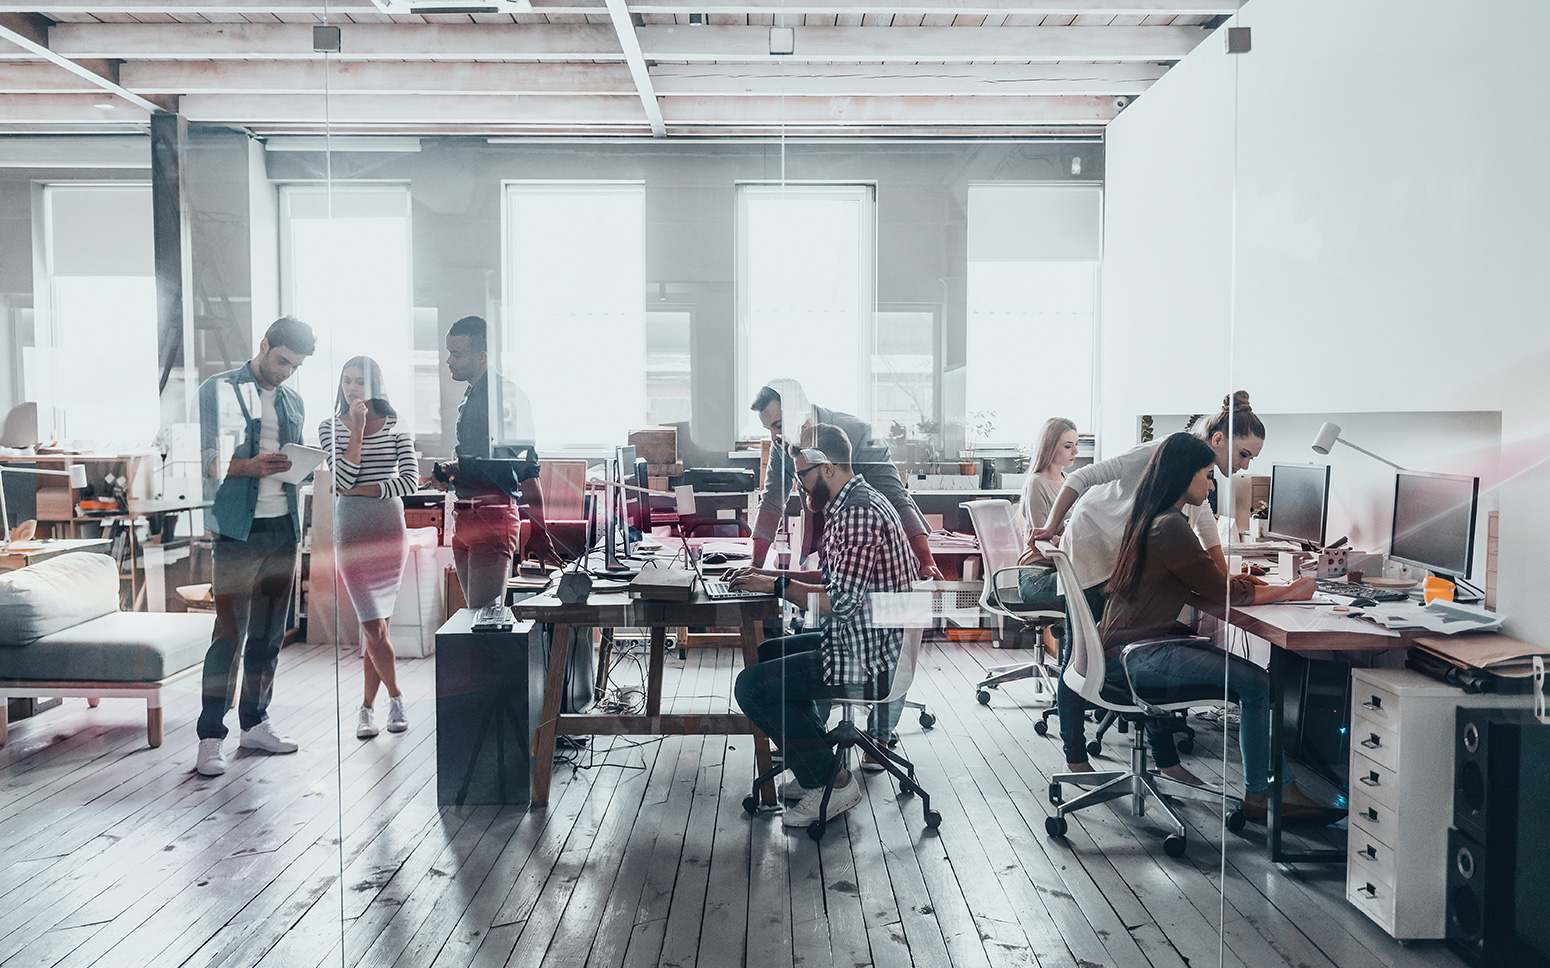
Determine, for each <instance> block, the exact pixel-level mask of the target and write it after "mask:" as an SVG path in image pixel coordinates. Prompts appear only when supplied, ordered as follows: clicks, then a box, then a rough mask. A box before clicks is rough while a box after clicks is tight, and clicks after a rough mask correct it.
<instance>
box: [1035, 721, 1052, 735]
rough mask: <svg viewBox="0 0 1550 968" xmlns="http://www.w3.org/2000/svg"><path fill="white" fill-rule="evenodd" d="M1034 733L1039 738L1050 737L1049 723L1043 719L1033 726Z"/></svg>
mask: <svg viewBox="0 0 1550 968" xmlns="http://www.w3.org/2000/svg"><path fill="white" fill-rule="evenodd" d="M1033 731H1034V733H1035V734H1036V735H1038V736H1048V735H1049V723H1046V722H1045V721H1044V720H1042V719H1041V720H1039V721H1038V722H1036V723H1034V724H1033Z"/></svg>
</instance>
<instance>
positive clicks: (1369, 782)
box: [1358, 770, 1382, 787]
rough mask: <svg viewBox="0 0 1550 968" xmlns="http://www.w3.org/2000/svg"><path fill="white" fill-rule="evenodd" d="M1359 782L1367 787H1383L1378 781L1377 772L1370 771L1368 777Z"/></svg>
mask: <svg viewBox="0 0 1550 968" xmlns="http://www.w3.org/2000/svg"><path fill="white" fill-rule="evenodd" d="M1358 782H1360V783H1362V784H1364V785H1366V786H1370V787H1375V786H1381V785H1382V784H1381V783H1379V781H1378V771H1377V770H1369V771H1368V773H1367V775H1366V776H1364V777H1361V778H1360V780H1359V781H1358Z"/></svg>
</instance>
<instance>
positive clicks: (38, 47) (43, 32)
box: [0, 13, 165, 113]
mask: <svg viewBox="0 0 1550 968" xmlns="http://www.w3.org/2000/svg"><path fill="white" fill-rule="evenodd" d="M3 41H10V42H11V43H12V44H15V45H16V46H17V47H20V48H21V49H22V50H24V51H26V52H27V53H28V54H31V55H33V56H34V57H38V58H40V59H42V60H46V61H48V62H49V63H50V64H53V65H54V66H56V67H62V68H64V69H65V70H67V71H69V72H70V73H71V74H74V75H75V76H76V77H79V78H81V79H82V80H84V81H86V82H87V83H89V84H91V85H92V86H94V87H97V88H100V89H101V90H103V91H107V92H108V93H109V94H113V95H116V96H118V97H121V98H123V99H124V100H125V101H128V102H129V103H130V104H132V105H134V106H135V107H137V108H140V109H141V110H144V111H147V112H152V113H154V112H157V111H162V110H165V109H164V108H163V107H162V106H161V105H160V104H156V103H154V102H152V101H149V100H147V99H145V98H143V97H141V96H140V95H138V94H135V93H134V92H132V91H126V90H124V89H123V88H122V87H119V85H118V76H117V65H115V64H112V63H99V64H94V63H89V61H90V60H92V58H82V59H80V60H79V61H77V60H76V59H73V58H71V57H70V56H69V55H67V54H62V53H59V52H58V51H55V50H54V49H52V48H51V47H50V45H49V35H48V21H46V20H44V19H43V18H42V17H39V16H37V15H35V14H21V13H0V42H3Z"/></svg>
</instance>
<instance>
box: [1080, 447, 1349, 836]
mask: <svg viewBox="0 0 1550 968" xmlns="http://www.w3.org/2000/svg"><path fill="white" fill-rule="evenodd" d="M1215 469H1216V453H1215V451H1214V450H1213V449H1212V448H1211V445H1210V444H1209V443H1207V442H1206V441H1204V440H1202V439H1201V438H1199V437H1196V436H1194V435H1193V434H1187V433H1178V434H1174V435H1173V436H1171V437H1169V438H1167V439H1166V440H1164V441H1163V442H1162V445H1161V446H1159V447H1158V448H1157V450H1156V452H1155V453H1154V454H1153V455H1152V459H1151V461H1150V462H1148V464H1147V466H1146V472H1145V473H1144V474H1143V475H1142V477H1141V483H1140V485H1139V486H1138V487H1137V489H1136V496H1135V503H1134V504H1133V505H1132V506H1131V510H1130V517H1129V519H1128V521H1127V522H1126V524H1125V532H1124V536H1123V537H1122V539H1121V541H1120V547H1119V560H1118V561H1117V562H1116V563H1115V568H1114V575H1113V577H1111V578H1110V579H1109V583H1108V589H1107V591H1108V596H1109V601H1108V607H1107V608H1106V609H1105V612H1104V616H1103V623H1102V624H1101V625H1100V627H1099V634H1100V635H1101V636H1102V637H1103V651H1104V655H1105V657H1106V658H1107V660H1108V669H1107V679H1108V686H1109V687H1110V688H1114V689H1118V690H1119V691H1121V692H1124V693H1126V694H1128V693H1129V691H1130V685H1129V684H1130V683H1133V684H1134V686H1135V688H1136V690H1137V691H1138V692H1140V693H1141V694H1142V695H1143V696H1146V694H1148V693H1152V694H1153V695H1154V696H1156V697H1159V698H1160V697H1161V696H1162V694H1163V693H1165V691H1166V690H1167V689H1169V688H1170V687H1180V686H1196V685H1203V686H1212V685H1219V684H1220V683H1221V682H1222V681H1223V668H1222V666H1223V663H1226V681H1227V692H1228V698H1229V699H1231V700H1232V701H1233V702H1235V703H1237V704H1238V708H1239V710H1240V711H1241V713H1242V716H1241V721H1240V726H1239V730H1238V742H1239V753H1240V754H1241V756H1242V758H1243V785H1244V789H1245V791H1246V796H1245V797H1244V801H1243V812H1244V815H1245V816H1246V817H1247V818H1248V819H1249V820H1253V821H1255V822H1262V821H1263V820H1264V817H1265V790H1266V788H1267V786H1268V783H1269V767H1270V755H1269V752H1270V677H1269V676H1268V675H1267V674H1266V673H1265V670H1264V669H1261V668H1260V667H1259V666H1257V665H1255V664H1254V663H1252V662H1250V661H1248V660H1247V659H1243V658H1240V657H1238V656H1235V655H1228V654H1226V653H1224V652H1219V651H1216V650H1215V649H1210V648H1201V647H1198V646H1197V645H1191V644H1186V643H1185V642H1182V641H1181V642H1176V643H1175V642H1163V643H1158V644H1155V645H1149V646H1145V647H1143V648H1140V649H1137V650H1136V651H1135V652H1133V653H1131V655H1130V658H1129V663H1128V664H1129V670H1130V674H1129V677H1128V678H1127V676H1126V671H1125V665H1123V664H1122V663H1121V660H1120V652H1121V650H1123V649H1124V647H1125V646H1127V645H1129V644H1130V643H1132V642H1139V641H1141V640H1143V639H1155V638H1160V637H1164V636H1169V635H1173V634H1176V633H1179V632H1183V633H1184V634H1186V635H1187V634H1189V632H1188V630H1187V629H1181V627H1180V626H1179V625H1178V617H1179V613H1180V612H1181V611H1182V610H1183V608H1184V606H1186V605H1192V606H1195V607H1197V608H1200V609H1203V610H1206V611H1210V612H1214V613H1217V614H1220V613H1221V612H1222V611H1223V610H1224V609H1225V608H1227V607H1228V606H1229V605H1232V606H1243V605H1263V604H1265V603H1267V602H1283V601H1293V600H1299V599H1303V600H1305V599H1309V598H1312V597H1313V593H1314V591H1315V590H1316V587H1317V586H1316V585H1315V584H1314V581H1313V579H1311V578H1298V579H1296V580H1294V581H1293V582H1291V583H1290V584H1287V585H1266V584H1263V583H1258V582H1256V581H1254V580H1253V579H1251V578H1250V577H1249V576H1247V575H1234V576H1232V577H1231V579H1229V578H1228V576H1227V574H1226V573H1225V572H1224V571H1223V570H1222V569H1221V568H1220V567H1218V566H1217V564H1216V562H1215V561H1213V560H1212V559H1211V556H1210V555H1209V554H1208V553H1207V552H1206V550H1205V549H1204V548H1203V547H1201V544H1200V540H1199V538H1198V537H1197V536H1196V534H1195V532H1194V531H1193V529H1192V528H1191V527H1190V523H1189V520H1188V519H1187V518H1186V517H1185V514H1184V508H1185V507H1187V506H1190V505H1195V506H1198V505H1201V504H1204V503H1205V502H1206V501H1207V499H1208V498H1209V496H1210V494H1211V491H1212V489H1213V488H1214V487H1215V486H1216V481H1215V477H1214V471H1215ZM1149 735H1150V738H1151V740H1152V750H1153V753H1154V755H1155V758H1156V761H1157V764H1158V766H1159V767H1160V768H1165V767H1168V766H1173V765H1176V764H1177V763H1178V753H1177V752H1176V751H1175V750H1174V747H1173V736H1172V733H1171V732H1168V731H1163V730H1159V731H1156V732H1151V731H1149ZM1281 776H1282V778H1283V787H1282V802H1283V804H1284V805H1285V812H1284V814H1283V816H1285V817H1287V818H1288V819H1298V820H1308V819H1318V820H1322V821H1323V822H1325V823H1330V822H1333V821H1334V820H1336V819H1338V818H1339V816H1340V815H1341V814H1340V812H1339V811H1335V810H1332V809H1330V808H1328V807H1326V806H1322V805H1320V804H1317V803H1315V802H1314V801H1312V800H1309V799H1308V798H1307V797H1306V796H1305V795H1303V794H1302V793H1301V792H1300V791H1298V790H1297V789H1296V787H1294V786H1293V785H1292V775H1291V771H1290V770H1289V769H1287V767H1286V764H1285V763H1284V762H1283V763H1282V765H1281Z"/></svg>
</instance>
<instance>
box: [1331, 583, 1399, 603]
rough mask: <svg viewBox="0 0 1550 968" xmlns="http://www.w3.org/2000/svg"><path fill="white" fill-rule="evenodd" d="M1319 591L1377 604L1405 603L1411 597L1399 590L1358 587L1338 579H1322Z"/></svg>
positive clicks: (1366, 586) (1369, 586) (1368, 586)
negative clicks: (1367, 599) (1363, 599)
mask: <svg viewBox="0 0 1550 968" xmlns="http://www.w3.org/2000/svg"><path fill="white" fill-rule="evenodd" d="M1318 585H1319V591H1321V592H1323V593H1324V594H1326V595H1342V596H1344V597H1346V598H1370V599H1372V600H1373V601H1375V602H1403V601H1405V600H1406V599H1408V598H1409V597H1410V596H1409V595H1408V594H1406V593H1405V592H1403V591H1401V590H1399V589H1397V588H1374V587H1373V586H1371V585H1357V584H1353V583H1351V582H1348V581H1341V580H1340V579H1338V578H1320V579H1319V580H1318Z"/></svg>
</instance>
